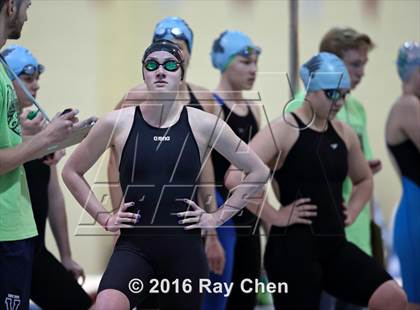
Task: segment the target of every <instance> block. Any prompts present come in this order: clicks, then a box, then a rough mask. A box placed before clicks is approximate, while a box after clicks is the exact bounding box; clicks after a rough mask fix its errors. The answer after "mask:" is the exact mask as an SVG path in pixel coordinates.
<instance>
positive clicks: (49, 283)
mask: <svg viewBox="0 0 420 310" xmlns="http://www.w3.org/2000/svg"><path fill="white" fill-rule="evenodd" d="M31 299H32V301H34V302H35V303H36V304H37V305H38V306H39V307H41V308H42V309H43V310H49V309H51V310H54V309H63V310H64V309H69V310H70V309H71V310H73V309H78V310H84V309H89V307H90V306H91V304H92V301H91V299H90V297H89V295H88V294H86V292H85V291H84V290H83V289H82V288H81V286H80V285H79V284H78V283H77V281H76V280H75V278H74V277H73V275H72V274H71V273H70V272H69V271H67V270H66V269H65V268H64V266H63V265H62V264H61V263H60V262H59V261H58V260H57V259H56V258H55V257H54V256H53V255H52V254H51V253H50V252H49V251H48V250H47V249H46V248H45V247H44V246H41V247H40V248H39V249H38V250H37V252H36V253H35V258H34V263H33V271H32V287H31Z"/></svg>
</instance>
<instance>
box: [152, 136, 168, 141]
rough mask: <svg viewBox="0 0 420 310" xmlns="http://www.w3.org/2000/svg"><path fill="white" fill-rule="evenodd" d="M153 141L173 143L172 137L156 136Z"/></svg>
mask: <svg viewBox="0 0 420 310" xmlns="http://www.w3.org/2000/svg"><path fill="white" fill-rule="evenodd" d="M153 141H159V142H165V141H171V137H170V136H154V137H153Z"/></svg>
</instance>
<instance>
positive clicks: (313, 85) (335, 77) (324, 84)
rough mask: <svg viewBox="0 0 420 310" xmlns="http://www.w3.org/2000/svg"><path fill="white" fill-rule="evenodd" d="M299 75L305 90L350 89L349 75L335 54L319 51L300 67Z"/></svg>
mask: <svg viewBox="0 0 420 310" xmlns="http://www.w3.org/2000/svg"><path fill="white" fill-rule="evenodd" d="M300 77H301V79H302V81H303V84H304V85H305V88H306V91H307V92H315V91H318V90H321V89H343V88H344V89H350V87H351V83H350V76H349V73H348V72H347V69H346V66H345V65H344V63H343V61H342V60H341V59H340V58H338V57H337V56H336V55H334V54H331V53H327V52H321V53H319V54H317V55H315V56H313V57H312V58H311V59H310V60H309V61H307V62H306V63H304V64H303V65H302V66H301V67H300Z"/></svg>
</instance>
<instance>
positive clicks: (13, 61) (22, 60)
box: [1, 45, 45, 76]
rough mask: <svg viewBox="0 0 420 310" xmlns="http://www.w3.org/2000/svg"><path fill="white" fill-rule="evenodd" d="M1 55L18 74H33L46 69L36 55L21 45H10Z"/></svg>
mask: <svg viewBox="0 0 420 310" xmlns="http://www.w3.org/2000/svg"><path fill="white" fill-rule="evenodd" d="M1 55H2V56H3V58H4V59H5V60H6V62H7V64H8V65H9V67H10V68H11V69H12V70H13V72H14V73H15V74H16V75H17V76H19V75H21V74H27V75H33V74H34V73H35V72H38V73H42V72H44V70H45V68H44V66H43V65H41V64H40V63H39V62H38V60H37V59H36V58H35V57H34V55H32V53H31V52H30V51H29V50H28V49H27V48H24V47H22V46H20V45H10V46H9V47H7V48H6V49H5V50H3V51H2V52H1Z"/></svg>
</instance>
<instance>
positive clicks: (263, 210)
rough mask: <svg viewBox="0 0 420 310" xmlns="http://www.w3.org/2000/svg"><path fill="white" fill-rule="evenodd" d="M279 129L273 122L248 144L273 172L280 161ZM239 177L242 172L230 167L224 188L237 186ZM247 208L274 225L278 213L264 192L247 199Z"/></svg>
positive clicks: (276, 122) (278, 123)
mask: <svg viewBox="0 0 420 310" xmlns="http://www.w3.org/2000/svg"><path fill="white" fill-rule="evenodd" d="M281 129H282V125H281V124H280V122H279V121H274V122H273V124H271V125H270V124H269V125H267V126H266V127H265V128H263V129H262V130H260V131H259V132H258V133H257V134H256V135H255V137H254V138H253V139H252V140H251V142H250V143H249V147H250V148H251V149H252V150H253V151H254V152H255V153H256V154H257V155H258V156H259V158H261V160H262V161H263V162H264V163H265V164H266V165H268V166H269V167H270V168H271V170H273V171H275V170H276V169H277V168H278V163H279V160H280V154H281V152H280V151H279V150H280V147H281V141H282V139H281V135H282V132H284V130H281ZM279 138H280V139H279ZM241 175H242V172H241V171H240V170H238V169H237V168H236V167H235V166H233V165H231V166H230V167H229V169H228V171H227V173H226V176H225V180H226V181H225V186H226V187H227V188H228V189H233V188H235V187H236V186H238V184H240V181H241ZM247 208H248V209H249V210H250V211H251V212H252V213H254V214H255V215H257V216H259V217H260V218H261V219H262V220H264V222H266V223H267V224H269V225H272V224H275V221H276V219H277V217H278V211H277V210H276V209H275V208H274V207H273V206H272V205H271V204H270V203H269V202H268V200H267V197H266V192H265V191H261V192H259V193H257V194H256V195H255V197H253V199H249V200H248V204H247Z"/></svg>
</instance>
